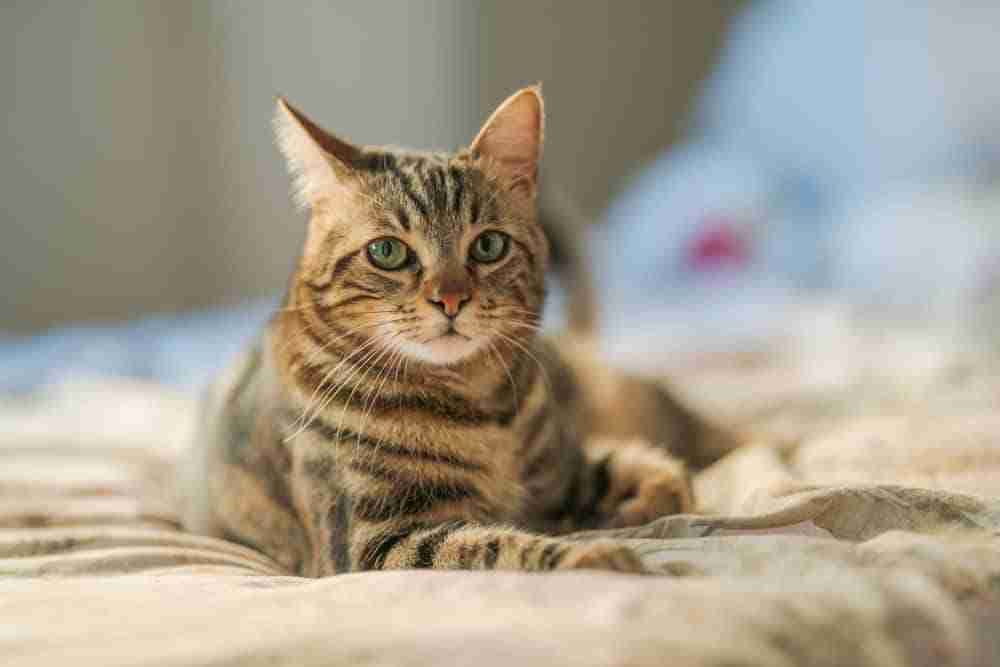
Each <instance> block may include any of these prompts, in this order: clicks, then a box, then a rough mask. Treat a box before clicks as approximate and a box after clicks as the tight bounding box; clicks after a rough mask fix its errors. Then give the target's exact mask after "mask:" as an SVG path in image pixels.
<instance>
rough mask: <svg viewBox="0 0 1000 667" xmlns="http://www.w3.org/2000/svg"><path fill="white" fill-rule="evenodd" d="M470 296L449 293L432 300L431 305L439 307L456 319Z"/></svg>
mask: <svg viewBox="0 0 1000 667" xmlns="http://www.w3.org/2000/svg"><path fill="white" fill-rule="evenodd" d="M468 300H469V295H468V294H467V293H465V292H447V293H445V294H440V295H436V296H434V297H432V298H431V303H433V304H434V305H435V306H438V307H439V308H440V309H441V310H443V311H444V314H445V315H447V316H448V317H455V316H456V315H458V311H460V310H461V309H462V306H464V305H465V302H466V301H468Z"/></svg>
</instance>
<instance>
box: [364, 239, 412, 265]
mask: <svg viewBox="0 0 1000 667" xmlns="http://www.w3.org/2000/svg"><path fill="white" fill-rule="evenodd" d="M368 259H369V260H371V263H372V264H374V265H375V266H377V267H378V268H380V269H384V270H385V271H395V270H396V269H401V268H403V267H404V266H406V264H407V263H408V262H409V260H410V249H409V248H408V247H407V245H406V244H405V243H403V242H402V241H400V240H399V239H396V238H393V237H391V236H386V237H384V238H380V239H375V240H374V241H372V242H371V243H369V244H368Z"/></svg>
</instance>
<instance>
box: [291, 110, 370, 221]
mask: <svg viewBox="0 0 1000 667" xmlns="http://www.w3.org/2000/svg"><path fill="white" fill-rule="evenodd" d="M274 133H275V137H276V139H277V141H278V148H280V149H281V152H282V153H283V154H284V156H285V160H286V161H287V162H288V171H289V173H291V174H292V177H293V178H294V189H293V192H294V195H295V200H296V201H297V202H298V203H299V205H301V206H312V205H315V204H316V203H318V202H319V201H321V200H323V199H326V198H329V197H330V196H332V195H333V194H334V193H335V192H336V191H337V190H338V189H340V188H342V187H343V186H344V185H345V184H346V182H347V181H349V180H351V178H352V175H353V173H354V168H353V166H352V165H354V164H356V163H357V161H358V160H359V158H360V157H361V150H360V149H359V148H357V147H356V146H353V145H351V144H349V143H347V142H346V141H344V140H342V139H339V138H337V137H335V136H333V135H332V134H330V133H329V132H327V131H326V130H324V129H323V128H321V127H320V126H319V125H317V124H316V123H314V122H313V121H311V120H310V119H309V118H308V117H307V116H306V115H305V114H304V113H302V112H301V111H299V110H298V109H296V108H295V107H293V106H292V105H291V104H289V103H288V101H287V100H285V98H283V97H279V98H278V104H277V109H276V110H275V114H274Z"/></svg>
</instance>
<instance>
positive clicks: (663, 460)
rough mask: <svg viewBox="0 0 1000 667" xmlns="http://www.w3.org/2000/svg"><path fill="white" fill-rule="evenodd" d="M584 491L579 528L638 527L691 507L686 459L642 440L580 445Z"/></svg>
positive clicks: (578, 510)
mask: <svg viewBox="0 0 1000 667" xmlns="http://www.w3.org/2000/svg"><path fill="white" fill-rule="evenodd" d="M583 449H584V458H585V461H586V463H585V465H586V472H585V475H584V478H585V479H587V480H588V481H589V483H590V489H589V490H588V491H589V492H588V493H583V494H581V495H580V498H581V501H582V502H583V506H582V507H579V508H576V512H575V514H576V515H577V516H578V517H579V518H580V526H581V527H590V528H622V527H625V526H638V525H642V524H645V523H648V522H650V521H653V520H655V519H658V518H660V517H662V516H666V515H670V514H682V513H686V512H690V511H691V510H692V509H693V505H694V500H693V493H692V490H691V478H690V476H689V475H688V472H687V469H686V467H685V465H684V463H683V462H682V461H680V460H678V459H675V458H674V457H672V456H671V455H669V454H667V453H666V452H665V451H663V450H662V449H658V448H654V447H653V446H652V445H650V444H649V443H647V442H645V441H644V440H629V441H618V440H612V439H604V438H596V439H592V440H590V441H588V442H587V443H586V444H585V445H584V448H583Z"/></svg>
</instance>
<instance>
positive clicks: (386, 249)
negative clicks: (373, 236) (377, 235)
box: [382, 241, 392, 257]
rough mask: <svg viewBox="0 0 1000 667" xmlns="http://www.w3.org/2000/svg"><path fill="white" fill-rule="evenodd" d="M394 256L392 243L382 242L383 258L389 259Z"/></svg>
mask: <svg viewBox="0 0 1000 667" xmlns="http://www.w3.org/2000/svg"><path fill="white" fill-rule="evenodd" d="M390 255H392V243H391V242H390V241H382V256H383V257H389V256H390Z"/></svg>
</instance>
